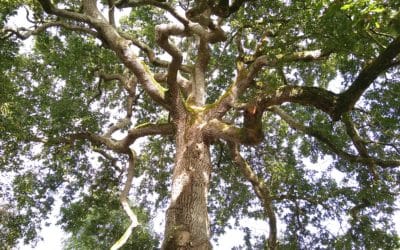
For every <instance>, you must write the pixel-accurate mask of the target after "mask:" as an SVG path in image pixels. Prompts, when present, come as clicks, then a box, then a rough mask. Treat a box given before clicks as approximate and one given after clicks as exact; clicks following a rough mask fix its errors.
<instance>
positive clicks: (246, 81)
mask: <svg viewBox="0 0 400 250" xmlns="http://www.w3.org/2000/svg"><path fill="white" fill-rule="evenodd" d="M328 55H329V53H324V52H322V51H321V50H313V51H301V52H294V53H291V54H286V55H285V54H279V55H276V56H275V57H273V58H270V57H269V56H265V55H263V56H259V57H257V58H256V59H255V60H254V61H252V62H251V64H250V66H249V67H248V68H246V66H245V64H244V62H242V61H239V62H238V63H237V72H238V73H237V77H236V80H235V82H234V83H233V84H232V85H231V86H230V87H229V88H228V90H227V91H226V92H225V93H224V94H223V95H222V96H221V98H220V99H219V100H217V101H216V103H214V105H213V106H215V108H213V109H211V110H210V115H211V117H218V118H220V117H222V116H223V115H224V114H225V113H226V112H227V111H228V110H229V109H230V108H232V107H233V106H234V104H235V102H236V100H237V99H238V98H239V97H240V96H241V95H242V94H243V93H244V92H245V91H246V89H248V88H249V87H250V86H251V84H252V83H253V82H254V78H255V77H256V76H257V74H258V73H259V72H260V70H261V69H262V68H263V67H279V66H280V65H281V64H283V63H290V62H299V61H305V62H307V61H317V60H323V59H326V58H327V56H328Z"/></svg>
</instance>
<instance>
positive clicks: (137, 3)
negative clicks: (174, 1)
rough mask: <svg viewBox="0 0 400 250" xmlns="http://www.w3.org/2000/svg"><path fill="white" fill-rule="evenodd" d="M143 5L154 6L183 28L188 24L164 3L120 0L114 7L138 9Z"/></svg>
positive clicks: (149, 0)
mask: <svg viewBox="0 0 400 250" xmlns="http://www.w3.org/2000/svg"><path fill="white" fill-rule="evenodd" d="M144 5H150V6H155V7H158V8H160V9H163V10H166V11H168V12H169V13H170V14H171V15H172V16H173V17H175V18H176V20H178V21H179V22H181V23H182V24H183V25H185V26H186V25H187V24H188V23H189V21H188V20H187V19H186V17H184V16H182V15H180V14H179V13H178V12H177V11H176V10H175V9H174V8H173V7H172V6H171V5H170V4H169V3H164V2H161V1H157V0H120V1H117V2H116V3H115V6H117V7H118V8H126V7H139V6H144Z"/></svg>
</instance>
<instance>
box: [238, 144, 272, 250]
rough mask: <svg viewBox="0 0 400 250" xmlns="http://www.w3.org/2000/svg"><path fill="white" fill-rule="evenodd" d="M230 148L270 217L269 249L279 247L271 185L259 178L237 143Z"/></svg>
mask: <svg viewBox="0 0 400 250" xmlns="http://www.w3.org/2000/svg"><path fill="white" fill-rule="evenodd" d="M230 148H231V153H232V156H233V160H234V162H235V163H236V164H237V165H238V166H239V168H240V171H241V172H242V174H243V175H244V177H245V178H246V179H247V180H248V181H249V182H250V183H251V185H252V186H253V189H254V192H255V193H256V195H257V197H258V198H259V199H260V200H261V202H262V203H263V207H264V211H265V213H266V215H267V217H268V219H269V221H268V223H269V237H268V249H277V247H278V245H277V244H278V242H277V231H278V230H277V220H276V215H275V211H274V206H273V204H272V197H271V191H270V189H269V187H268V186H267V185H266V184H265V182H264V181H262V180H260V178H258V176H257V174H256V173H255V172H254V170H253V169H252V167H251V166H250V165H249V164H248V163H247V162H246V160H245V159H243V157H242V156H241V155H240V148H239V146H238V145H237V144H235V145H232V144H231V145H230Z"/></svg>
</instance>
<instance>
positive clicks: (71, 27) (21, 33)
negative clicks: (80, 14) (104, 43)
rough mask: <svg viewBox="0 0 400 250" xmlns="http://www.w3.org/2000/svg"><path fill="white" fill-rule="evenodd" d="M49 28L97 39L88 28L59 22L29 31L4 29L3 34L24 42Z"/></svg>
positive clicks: (96, 34)
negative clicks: (78, 33) (75, 32)
mask: <svg viewBox="0 0 400 250" xmlns="http://www.w3.org/2000/svg"><path fill="white" fill-rule="evenodd" d="M51 27H62V28H65V29H68V30H71V31H77V32H82V33H86V34H89V35H92V36H94V37H98V33H97V32H96V31H94V30H92V29H90V28H87V27H83V26H78V25H72V24H68V23H65V22H60V21H57V22H49V23H45V24H43V25H41V26H39V27H37V28H35V29H33V30H30V29H27V28H17V29H16V30H13V29H4V30H3V33H5V34H7V33H9V34H10V35H15V36H17V37H18V38H19V39H22V40H25V39H28V38H29V37H30V36H33V35H37V34H39V33H41V32H43V31H45V30H46V29H48V28H51ZM8 36H9V35H8ZM6 37H7V36H6Z"/></svg>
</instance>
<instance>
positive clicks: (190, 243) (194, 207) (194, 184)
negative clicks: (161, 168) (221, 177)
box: [162, 119, 212, 250]
mask: <svg viewBox="0 0 400 250" xmlns="http://www.w3.org/2000/svg"><path fill="white" fill-rule="evenodd" d="M201 127H202V126H200V124H199V123H194V124H193V121H192V120H191V119H185V121H183V122H180V123H179V124H177V133H176V156H175V158H176V159H175V167H174V171H173V176H172V190H171V203H170V206H169V208H168V210H167V213H166V225H165V234H164V242H163V245H162V249H163V250H176V249H178V250H179V249H196V250H203V249H204V250H208V249H212V246H211V244H210V240H209V238H210V225H209V218H208V212H207V195H208V189H209V181H210V175H211V159H210V152H209V144H208V143H207V141H206V140H205V138H204V135H203V132H202V130H201Z"/></svg>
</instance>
